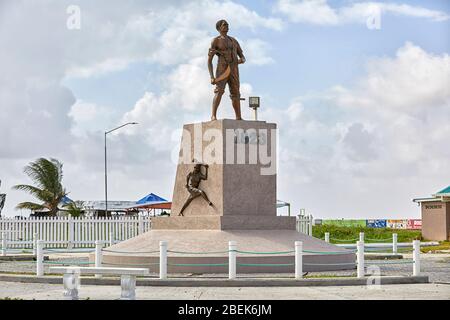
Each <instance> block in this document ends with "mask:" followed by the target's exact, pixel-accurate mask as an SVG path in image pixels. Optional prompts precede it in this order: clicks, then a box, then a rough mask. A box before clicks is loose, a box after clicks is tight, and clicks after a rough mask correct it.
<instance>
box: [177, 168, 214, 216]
mask: <svg viewBox="0 0 450 320" xmlns="http://www.w3.org/2000/svg"><path fill="white" fill-rule="evenodd" d="M202 167H205V173H204V174H203V173H202ZM208 167H209V166H208V165H207V164H202V163H197V164H195V166H194V170H193V171H192V172H189V173H188V175H187V177H186V186H185V187H186V189H187V190H188V192H189V198H187V200H186V202H185V203H184V205H183V207H182V208H181V211H180V213H179V216H184V214H183V212H184V210H185V209H186V208H187V207H188V206H189V204H190V203H191V202H192V200H194V199H195V198H197V197H200V196H201V197H202V198H203V199H205V200H206V202H207V203H208V204H209V205H210V206H212V205H213V204H212V202H211V201H210V200H209V199H208V196H207V195H206V193H205V191H203V190H201V189H200V188H199V186H200V182H201V181H202V180H207V179H208Z"/></svg>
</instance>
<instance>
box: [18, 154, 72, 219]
mask: <svg viewBox="0 0 450 320" xmlns="http://www.w3.org/2000/svg"><path fill="white" fill-rule="evenodd" d="M62 166H63V165H62V163H61V162H59V161H58V160H56V159H49V160H48V159H45V158H39V159H37V160H36V161H34V162H31V163H30V164H29V165H27V166H25V168H24V173H25V174H26V175H28V176H29V177H30V178H31V180H33V182H34V184H35V185H36V186H32V185H27V184H19V185H16V186H14V187H13V189H15V190H22V191H26V192H28V193H29V194H31V195H32V196H34V197H35V198H36V199H38V200H39V201H40V202H41V203H34V202H21V203H19V204H18V205H17V206H16V209H30V210H45V209H48V210H49V212H48V214H49V215H51V216H55V215H56V213H57V212H58V210H59V208H58V205H59V204H60V202H61V199H62V198H63V197H65V196H66V195H67V193H66V190H65V189H64V188H63V186H62V184H61V181H62V177H63V173H62Z"/></svg>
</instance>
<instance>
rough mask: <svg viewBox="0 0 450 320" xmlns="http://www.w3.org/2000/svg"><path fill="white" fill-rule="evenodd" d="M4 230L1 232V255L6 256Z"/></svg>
mask: <svg viewBox="0 0 450 320" xmlns="http://www.w3.org/2000/svg"><path fill="white" fill-rule="evenodd" d="M6 246H7V244H6V232H2V256H6Z"/></svg>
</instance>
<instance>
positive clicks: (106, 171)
mask: <svg viewBox="0 0 450 320" xmlns="http://www.w3.org/2000/svg"><path fill="white" fill-rule="evenodd" d="M130 124H132V125H135V124H137V122H128V123H125V124H123V125H121V126H118V127H117V128H114V129H111V130H109V131H105V215H107V214H108V170H107V161H106V157H107V153H106V135H107V134H108V133H111V132H113V131H116V130H119V129H120V128H123V127H125V126H128V125H130Z"/></svg>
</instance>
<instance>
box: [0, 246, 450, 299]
mask: <svg viewBox="0 0 450 320" xmlns="http://www.w3.org/2000/svg"><path fill="white" fill-rule="evenodd" d="M50 258H51V260H52V261H56V260H59V261H62V260H64V259H70V260H72V261H73V260H74V258H76V259H77V261H79V260H83V261H86V259H87V258H86V256H85V255H83V254H74V255H71V257H67V255H64V256H51V257H50ZM405 258H410V257H409V256H407V255H405ZM421 258H422V259H421V269H422V274H423V275H428V276H429V278H430V282H431V283H429V284H396V285H383V286H380V287H367V286H346V287H264V288H261V287H143V286H138V287H137V289H136V293H137V297H138V298H139V299H152V300H153V299H163V300H166V299H189V300H190V299H193V300H198V299H200V300H201V299H230V300H232V299H421V300H423V299H446V300H450V255H448V254H423V255H421ZM366 262H367V263H368V264H369V263H371V261H366ZM34 271H35V264H34V263H32V262H21V261H0V273H16V274H17V273H33V272H34ZM381 272H382V274H383V275H404V276H407V275H411V273H412V265H410V264H400V265H390V264H388V265H381ZM319 274H320V275H326V276H330V275H336V276H348V275H353V276H354V274H355V270H350V271H339V272H324V273H312V274H309V275H308V276H318V275H319ZM193 276H195V277H205V278H206V277H223V276H226V275H193ZM253 276H257V277H271V278H273V277H289V276H290V275H286V274H278V275H274V274H271V275H269V274H258V275H246V276H245V277H253ZM185 277H189V275H185ZM241 277H243V275H241ZM61 283H62V280H61ZM119 296H120V286H93V285H86V286H85V285H83V284H82V287H81V288H80V299H88V298H89V299H108V300H110V299H117V298H118V297H119ZM6 297H9V298H20V299H37V300H40V299H44V300H45V299H62V284H61V285H56V284H39V283H19V282H1V281H0V298H6Z"/></svg>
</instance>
